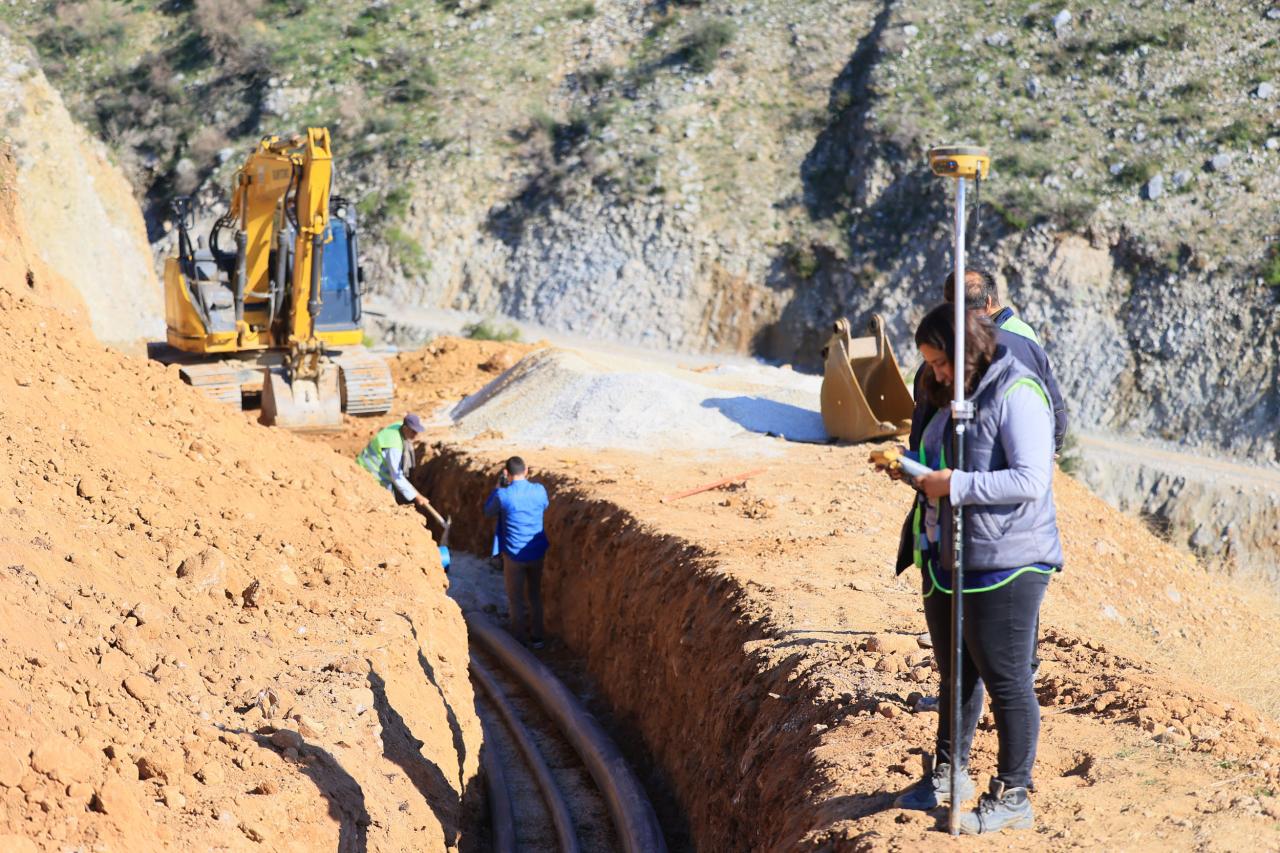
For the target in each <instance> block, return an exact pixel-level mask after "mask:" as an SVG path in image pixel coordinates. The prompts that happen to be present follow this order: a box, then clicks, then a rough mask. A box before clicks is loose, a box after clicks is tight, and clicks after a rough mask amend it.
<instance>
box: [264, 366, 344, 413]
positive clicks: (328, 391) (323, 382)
mask: <svg viewBox="0 0 1280 853" xmlns="http://www.w3.org/2000/svg"><path fill="white" fill-rule="evenodd" d="M260 420H261V422H262V423H264V424H266V425H267V426H282V427H285V428H286V429H296V430H324V429H337V428H339V427H341V426H342V392H341V390H340V389H339V387H338V366H337V365H336V364H333V363H332V362H327V361H326V362H323V363H322V364H321V365H320V368H319V371H318V375H317V377H316V378H314V379H303V378H300V377H297V376H295V377H294V378H293V380H292V381H290V379H289V375H288V373H287V372H286V370H285V368H283V367H268V368H266V369H265V370H264V371H263V376H262V417H261V418H260Z"/></svg>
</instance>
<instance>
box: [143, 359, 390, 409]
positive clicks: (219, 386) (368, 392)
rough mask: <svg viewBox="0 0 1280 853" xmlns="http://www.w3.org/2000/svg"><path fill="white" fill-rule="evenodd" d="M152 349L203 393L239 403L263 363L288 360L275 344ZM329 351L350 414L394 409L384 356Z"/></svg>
mask: <svg viewBox="0 0 1280 853" xmlns="http://www.w3.org/2000/svg"><path fill="white" fill-rule="evenodd" d="M149 354H150V356H151V358H153V359H155V360H156V361H160V362H162V363H164V364H177V365H178V375H179V376H181V377H182V380H183V381H184V382H186V383H187V384H188V385H190V386H192V387H193V388H195V389H197V390H198V391H200V393H201V394H203V395H204V396H205V397H207V398H209V399H210V400H213V401H214V402H218V403H225V404H227V405H229V406H235V407H236V408H240V407H241V406H242V405H243V404H244V399H243V398H244V394H245V393H246V392H248V393H249V394H251V395H252V394H254V393H257V392H259V391H261V390H262V385H263V370H264V369H271V368H279V367H281V366H282V365H283V364H284V357H283V354H282V353H280V352H278V351H276V350H260V351H257V352H253V353H246V354H243V355H239V356H236V355H230V356H225V357H222V358H219V359H218V360H217V361H209V362H201V361H200V360H199V359H200V358H201V357H200V356H196V355H191V354H188V353H183V352H179V351H178V350H175V349H173V348H172V347H164V346H155V347H150V348H149ZM326 357H327V359H328V360H329V361H330V362H331V363H333V364H335V365H337V367H338V369H339V383H338V385H339V389H340V393H341V395H342V411H344V412H346V413H347V414H350V415H381V414H385V413H386V412H388V411H390V410H391V404H392V400H393V399H394V396H395V386H394V383H393V381H392V379H391V367H390V366H389V365H388V364H387V361H386V359H384V358H383V357H382V356H379V355H374V354H373V353H371V352H368V351H366V350H363V349H358V350H339V351H329V352H328V353H326Z"/></svg>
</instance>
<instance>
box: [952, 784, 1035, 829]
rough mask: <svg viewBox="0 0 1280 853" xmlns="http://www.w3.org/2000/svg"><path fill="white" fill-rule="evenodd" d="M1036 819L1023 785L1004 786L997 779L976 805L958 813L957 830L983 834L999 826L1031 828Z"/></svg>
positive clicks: (1005, 827)
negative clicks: (958, 822)
mask: <svg viewBox="0 0 1280 853" xmlns="http://www.w3.org/2000/svg"><path fill="white" fill-rule="evenodd" d="M1034 822H1035V818H1034V813H1033V812H1032V811H1031V800H1029V799H1027V789H1026V788H1006V787H1005V786H1004V783H1003V782H1001V781H1000V780H999V779H992V780H991V788H990V790H988V791H987V793H985V794H983V795H982V797H981V799H979V800H978V807H977V808H976V809H974V810H973V811H971V812H968V813H966V814H962V815H960V831H961V832H963V833H964V834H966V835H982V834H984V833H988V832H999V831H1000V830H1002V829H1030V828H1031V825H1032V824H1033V823H1034Z"/></svg>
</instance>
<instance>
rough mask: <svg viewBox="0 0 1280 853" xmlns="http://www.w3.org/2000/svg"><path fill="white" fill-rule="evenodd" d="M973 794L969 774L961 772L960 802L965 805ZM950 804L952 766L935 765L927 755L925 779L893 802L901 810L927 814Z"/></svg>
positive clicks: (930, 756) (925, 758) (931, 757)
mask: <svg viewBox="0 0 1280 853" xmlns="http://www.w3.org/2000/svg"><path fill="white" fill-rule="evenodd" d="M973 792H974V787H973V780H972V779H970V778H969V774H968V773H966V772H964V771H961V773H960V790H959V794H960V799H959V802H962V803H963V802H964V801H965V800H967V799H969V798H970V797H972V796H973ZM950 802H951V765H950V764H938V765H934V763H933V756H932V755H926V756H924V777H923V778H921V780H920V781H919V782H917V783H915V784H914V785H912V786H911V787H910V788H908V789H907V790H905V791H903V792H902V793H901V794H899V795H898V798H897V799H896V800H894V801H893V805H894V807H895V808H899V809H914V810H915V811H921V812H927V811H929V810H930V809H936V808H937V807H938V806H942V805H946V804H947V803H950Z"/></svg>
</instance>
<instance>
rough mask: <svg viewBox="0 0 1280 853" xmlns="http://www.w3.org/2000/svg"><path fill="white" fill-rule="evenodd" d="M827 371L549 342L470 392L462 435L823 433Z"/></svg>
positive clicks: (733, 438) (693, 439)
mask: <svg viewBox="0 0 1280 853" xmlns="http://www.w3.org/2000/svg"><path fill="white" fill-rule="evenodd" d="M821 384H822V380H821V378H819V377H816V376H806V375H803V374H797V373H795V372H793V371H790V370H786V369H779V368H773V367H766V366H763V365H754V364H752V365H726V366H719V367H715V368H712V369H708V370H702V371H693V370H684V369H680V368H673V367H666V366H657V365H653V364H650V363H647V362H644V361H641V360H638V359H633V358H628V357H624V356H619V355H601V354H588V353H585V352H579V351H576V350H568V349H559V348H551V349H545V350H539V351H536V352H533V353H530V354H529V355H527V356H525V358H523V359H522V360H521V361H520V362H519V363H517V364H516V365H515V366H514V367H512V368H511V369H510V370H508V371H507V372H505V373H503V374H502V375H501V376H499V377H498V378H497V379H495V380H494V381H493V382H490V383H489V384H488V385H486V386H485V387H484V388H482V389H481V390H480V391H478V392H477V393H475V394H473V395H471V396H470V397H467V398H466V399H465V400H463V401H462V402H461V403H459V404H458V405H457V406H456V407H454V409H453V411H452V413H451V415H452V417H453V419H454V421H455V423H456V426H457V428H458V429H459V430H460V431H461V432H462V433H463V434H464V435H470V436H475V435H480V434H482V433H491V432H497V433H501V434H502V436H503V437H504V438H506V439H507V440H514V441H520V442H527V443H529V444H539V445H546V446H561V447H563V446H573V447H617V448H626V449H639V450H661V449H664V448H690V447H696V448H715V447H723V446H725V444H726V443H727V442H741V441H752V440H756V441H758V440H760V439H761V438H762V437H766V436H782V437H785V438H786V439H788V440H792V441H810V442H813V441H825V440H826V438H827V436H826V432H825V431H824V430H823V428H822V416H821V414H820V411H819V403H818V392H819V388H820V386H821Z"/></svg>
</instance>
